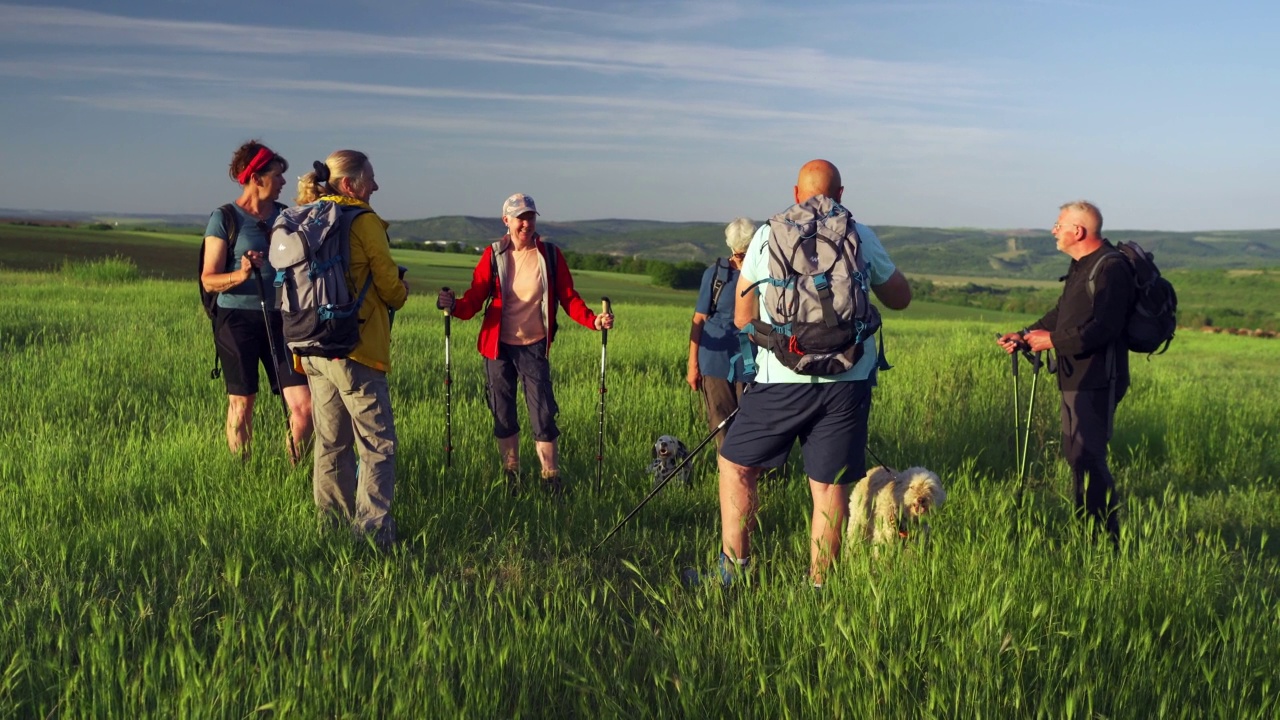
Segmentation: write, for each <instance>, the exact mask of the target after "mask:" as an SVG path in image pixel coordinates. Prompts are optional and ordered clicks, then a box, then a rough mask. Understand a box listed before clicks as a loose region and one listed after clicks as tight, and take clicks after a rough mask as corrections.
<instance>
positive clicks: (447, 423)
mask: <svg viewBox="0 0 1280 720" xmlns="http://www.w3.org/2000/svg"><path fill="white" fill-rule="evenodd" d="M441 292H442V293H452V292H453V291H452V290H450V289H449V288H441ZM436 308H438V309H439V310H441V311H442V312H443V313H444V466H445V467H447V468H448V467H453V360H452V358H451V356H450V353H449V335H450V332H449V330H450V320H452V318H453V306H452V305H450V304H448V303H445V302H443V300H442V299H440V298H437V299H436Z"/></svg>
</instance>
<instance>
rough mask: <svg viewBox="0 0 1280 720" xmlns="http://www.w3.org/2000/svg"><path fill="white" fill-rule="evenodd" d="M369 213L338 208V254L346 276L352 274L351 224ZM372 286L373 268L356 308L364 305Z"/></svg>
mask: <svg viewBox="0 0 1280 720" xmlns="http://www.w3.org/2000/svg"><path fill="white" fill-rule="evenodd" d="M367 212H370V210H369V209H368V208H362V207H351V206H342V205H339V206H338V253H339V255H340V257H339V259H340V260H341V262H342V270H343V274H344V275H345V274H346V273H349V272H351V223H353V222H355V219H356V218H358V217H360V216H361V215H363V214H365V213H367ZM372 284H373V268H370V269H369V274H368V275H366V276H365V278H364V285H363V286H362V287H361V288H360V294H359V295H358V296H357V297H356V307H360V306H361V305H363V304H364V296H365V293H367V292H369V286H370V285H372Z"/></svg>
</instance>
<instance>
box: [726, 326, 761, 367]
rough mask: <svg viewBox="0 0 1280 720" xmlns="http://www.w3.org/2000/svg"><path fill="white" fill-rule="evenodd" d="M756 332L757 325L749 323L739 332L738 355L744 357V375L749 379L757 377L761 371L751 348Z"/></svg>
mask: <svg viewBox="0 0 1280 720" xmlns="http://www.w3.org/2000/svg"><path fill="white" fill-rule="evenodd" d="M755 332H756V327H755V323H747V324H746V326H745V327H743V328H742V329H741V330H739V331H738V354H739V355H740V356H741V357H742V374H743V375H744V376H745V377H747V378H753V377H755V374H756V371H757V370H759V368H758V367H757V365H756V360H755V353H754V352H752V350H753V348H752V347H751V336H752V335H753V334H754V333H755ZM731 374H732V371H731Z"/></svg>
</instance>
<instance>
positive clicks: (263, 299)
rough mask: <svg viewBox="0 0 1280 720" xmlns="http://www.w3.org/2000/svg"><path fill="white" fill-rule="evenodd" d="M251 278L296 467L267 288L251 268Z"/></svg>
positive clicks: (291, 423)
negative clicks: (256, 290)
mask: <svg viewBox="0 0 1280 720" xmlns="http://www.w3.org/2000/svg"><path fill="white" fill-rule="evenodd" d="M253 276H254V278H256V279H257V281H258V306H259V307H261V308H262V324H263V325H264V326H265V329H266V331H267V352H269V353H271V364H272V368H271V372H272V374H273V375H275V376H276V385H277V387H279V388H280V405H281V407H283V408H284V431H285V436H286V437H287V438H288V439H289V462H290V463H292V464H294V465H297V464H298V461H299V460H301V459H302V458H300V457H298V446H297V443H295V442H294V441H293V421H292V420H291V419H290V417H289V401H288V400H286V399H285V397H284V379H283V378H281V377H280V356H279V355H277V354H276V336H275V334H274V333H272V332H271V316H270V315H268V314H267V286H266V284H265V283H264V282H263V281H262V270H261V269H260V268H259V267H258V266H257V265H254V266H253Z"/></svg>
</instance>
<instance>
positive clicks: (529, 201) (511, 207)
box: [502, 193, 540, 217]
mask: <svg viewBox="0 0 1280 720" xmlns="http://www.w3.org/2000/svg"><path fill="white" fill-rule="evenodd" d="M527 212H531V213H533V214H534V215H538V214H540V213H538V206H537V205H534V204H533V198H531V197H529V196H528V195H525V194H524V193H516V194H515V195H512V196H511V197H509V198H507V201H506V202H504V203H502V216H503V217H520V216H521V215H523V214H524V213H527Z"/></svg>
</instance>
